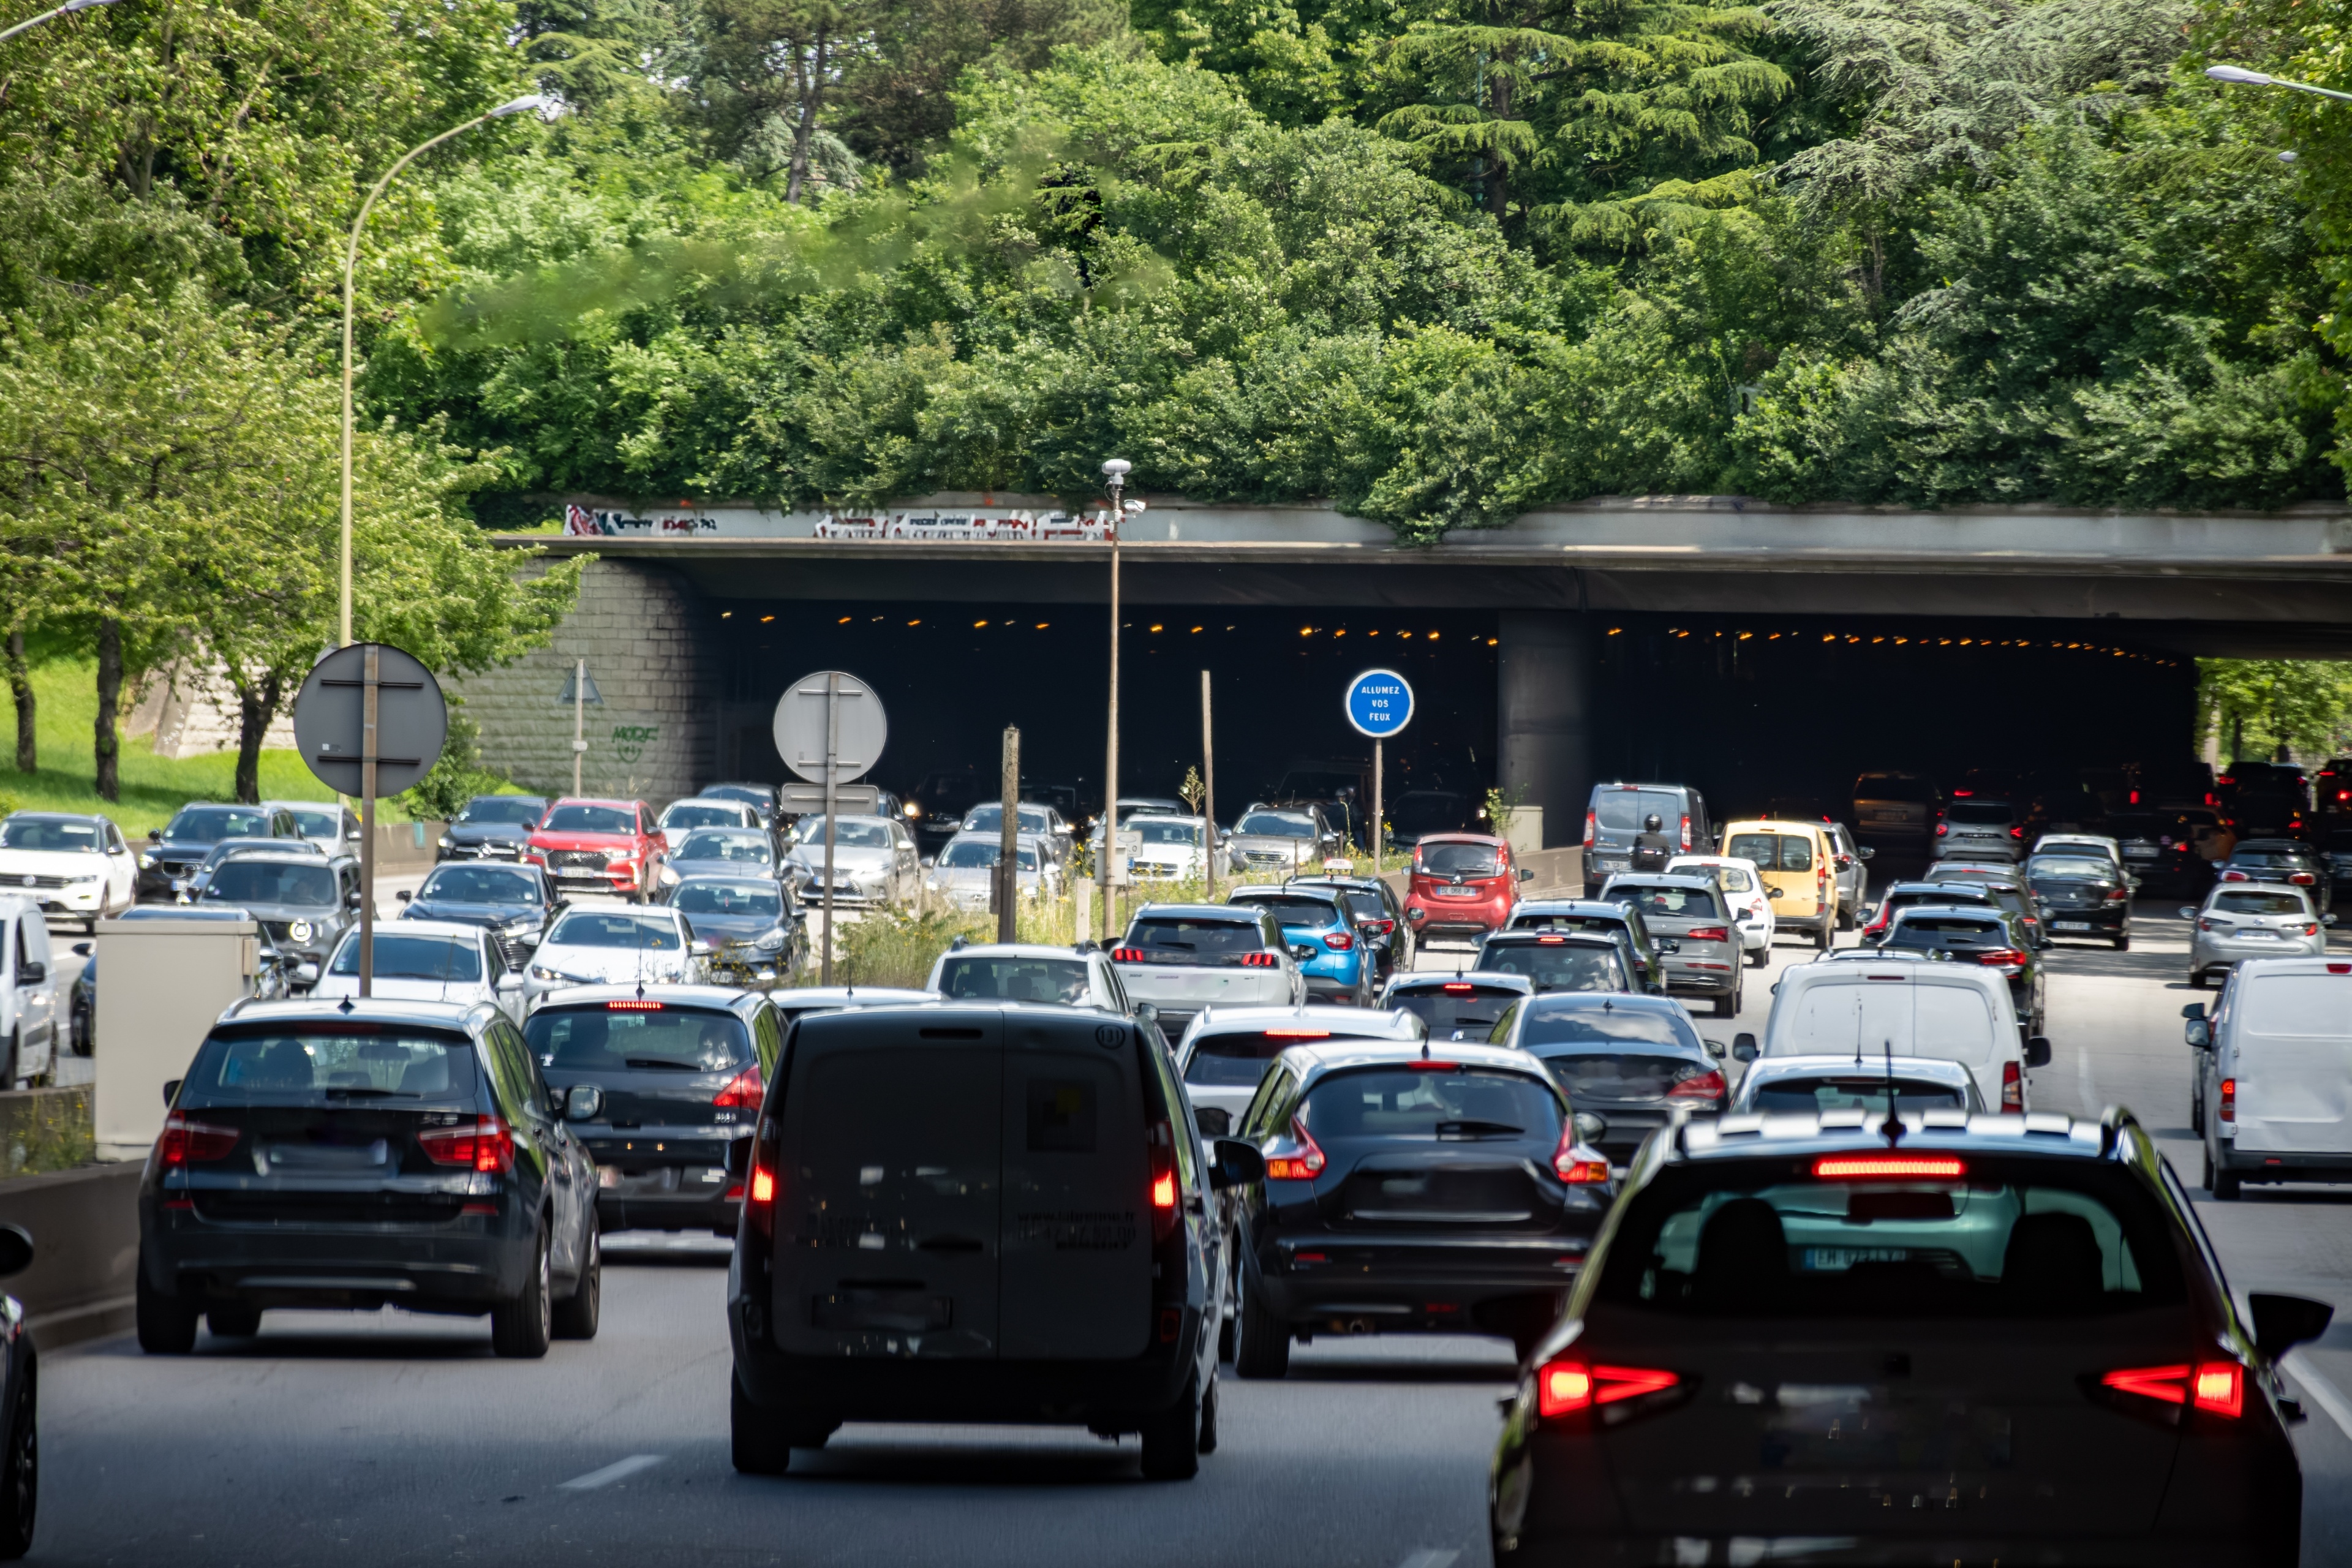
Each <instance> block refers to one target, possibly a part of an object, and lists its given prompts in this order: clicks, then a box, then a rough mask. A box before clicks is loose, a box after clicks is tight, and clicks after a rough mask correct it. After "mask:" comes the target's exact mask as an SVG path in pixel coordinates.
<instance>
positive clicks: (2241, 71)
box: [2205, 66, 2352, 103]
mask: <svg viewBox="0 0 2352 1568" xmlns="http://www.w3.org/2000/svg"><path fill="white" fill-rule="evenodd" d="M2205 74H2206V75H2207V76H2209V77H2211V78H2212V79H2214V80H2215V81H2226V82H2230V83H2232V84H2233V85H2235V86H2238V87H2284V88H2292V89H2294V90H2295V91H2297V92H2312V93H2317V94H2318V95H2319V96H2320V97H2322V98H2337V99H2342V100H2344V101H2345V102H2347V103H2352V92H2338V91H2336V89H2334V88H2330V87H2314V86H2312V85H2311V83H2309V82H2307V81H2295V80H2293V79H2289V78H2287V77H2283V76H2265V75H2263V73H2262V72H2261V71H2250V70H2248V69H2247V68H2245V67H2243V66H2207V67H2206V68H2205Z"/></svg>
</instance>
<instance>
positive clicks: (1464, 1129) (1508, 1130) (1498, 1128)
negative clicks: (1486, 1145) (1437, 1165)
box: [1437, 1121, 1527, 1138]
mask: <svg viewBox="0 0 2352 1568" xmlns="http://www.w3.org/2000/svg"><path fill="white" fill-rule="evenodd" d="M1525 1131H1527V1129H1526V1128H1524V1127H1514V1126H1512V1125H1511V1124H1510V1123H1509V1122H1507V1121H1441V1122H1439V1123H1438V1124H1437V1135H1438V1136H1439V1137H1440V1138H1443V1137H1444V1136H1445V1135H1446V1134H1447V1133H1449V1132H1451V1133H1453V1134H1454V1135H1455V1136H1456V1137H1460V1138H1507V1137H1510V1136H1512V1135H1513V1134H1515V1133H1520V1132H1525Z"/></svg>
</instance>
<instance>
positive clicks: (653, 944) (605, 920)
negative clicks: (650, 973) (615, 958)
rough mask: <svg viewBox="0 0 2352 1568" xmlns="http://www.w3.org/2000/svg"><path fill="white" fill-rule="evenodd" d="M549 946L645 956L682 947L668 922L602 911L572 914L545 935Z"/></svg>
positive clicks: (585, 911) (673, 950)
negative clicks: (634, 951)
mask: <svg viewBox="0 0 2352 1568" xmlns="http://www.w3.org/2000/svg"><path fill="white" fill-rule="evenodd" d="M547 940H548V942H549V943H550V944H551V945H555V946H569V947H634V948H639V949H642V950H644V951H646V952H676V951H677V949H678V948H679V947H680V946H681V945H683V944H682V943H681V942H679V941H678V935H677V927H676V926H673V925H672V924H670V922H669V921H667V920H647V919H643V918H640V917H638V916H636V915H625V914H618V913H614V914H607V913H605V912H604V911H603V910H572V912H571V913H570V914H568V915H566V916H564V917H563V918H562V920H560V921H556V922H555V929H554V930H553V931H550V932H548V933H547Z"/></svg>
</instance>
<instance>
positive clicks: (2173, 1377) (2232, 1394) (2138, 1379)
mask: <svg viewBox="0 0 2352 1568" xmlns="http://www.w3.org/2000/svg"><path fill="white" fill-rule="evenodd" d="M2099 1382H2100V1383H2101V1384H2104V1385H2105V1386H2106V1387H2108V1388H2112V1389H2114V1390H2115V1391H2116V1393H2118V1394H2137V1395H2138V1396H2139V1397H2140V1398H2142V1399H2154V1400H2157V1401H2159V1402H2160V1403H2162V1404H2166V1405H2195V1406H2196V1407H2197V1408H2198V1409H2200V1410H2204V1411H2210V1412H2211V1413H2212V1414H2213V1415H2227V1416H2230V1417H2231V1419H2233V1420H2234V1419H2235V1418H2236V1417H2238V1416H2240V1415H2243V1414H2245V1408H2246V1369H2245V1368H2244V1367H2242V1366H2240V1365H2239V1364H2238V1363H2236V1362H2233V1361H2208V1362H2200V1363H2197V1366H2196V1367H2195V1369H2194V1370H2193V1371H2192V1370H2191V1369H2190V1367H2189V1364H2188V1363H2185V1362H2183V1363H2179V1364H2178V1365H2174V1366H2141V1367H2132V1368H2130V1369H2128V1370H2126V1371H2123V1372H2111V1373H2107V1374H2106V1375H2105V1377H2102V1378H2101V1379H2099Z"/></svg>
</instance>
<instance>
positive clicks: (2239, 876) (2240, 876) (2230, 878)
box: [2221, 871, 2253, 882]
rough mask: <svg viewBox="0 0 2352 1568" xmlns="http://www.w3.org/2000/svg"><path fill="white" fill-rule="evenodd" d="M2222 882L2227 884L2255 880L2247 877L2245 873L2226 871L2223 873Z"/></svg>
mask: <svg viewBox="0 0 2352 1568" xmlns="http://www.w3.org/2000/svg"><path fill="white" fill-rule="evenodd" d="M2221 880H2223V881H2225V882H2251V881H2252V880H2253V879H2252V877H2249V876H2247V875H2246V874H2245V873H2244V872H2243V871H2224V872H2222V873H2221Z"/></svg>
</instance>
